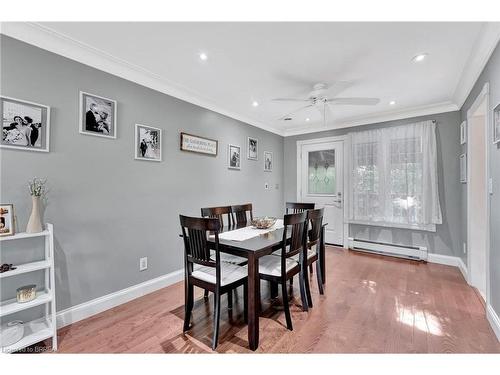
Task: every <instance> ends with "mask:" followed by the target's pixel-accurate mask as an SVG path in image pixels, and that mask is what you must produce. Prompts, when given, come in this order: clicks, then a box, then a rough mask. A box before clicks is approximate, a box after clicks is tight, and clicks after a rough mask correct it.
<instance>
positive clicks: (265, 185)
mask: <svg viewBox="0 0 500 375" xmlns="http://www.w3.org/2000/svg"><path fill="white" fill-rule="evenodd" d="M264 189H266V190H269V184H268V183H267V182H266V183H265V184H264Z"/></svg>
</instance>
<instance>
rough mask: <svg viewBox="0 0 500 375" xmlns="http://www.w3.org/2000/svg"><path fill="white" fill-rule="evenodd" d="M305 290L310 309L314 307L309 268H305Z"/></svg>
mask: <svg viewBox="0 0 500 375" xmlns="http://www.w3.org/2000/svg"><path fill="white" fill-rule="evenodd" d="M304 289H305V290H306V296H307V303H308V305H309V307H313V302H312V296H311V286H310V283H309V275H308V274H307V267H304Z"/></svg>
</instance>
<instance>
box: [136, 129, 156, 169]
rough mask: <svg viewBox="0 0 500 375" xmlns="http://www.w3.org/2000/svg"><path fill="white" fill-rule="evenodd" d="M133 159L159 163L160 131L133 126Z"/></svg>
mask: <svg viewBox="0 0 500 375" xmlns="http://www.w3.org/2000/svg"><path fill="white" fill-rule="evenodd" d="M135 158H136V159H137V160H149V161H161V129H158V128H153V127H152V126H146V125H141V124H135Z"/></svg>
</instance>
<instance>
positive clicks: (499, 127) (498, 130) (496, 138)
mask: <svg viewBox="0 0 500 375" xmlns="http://www.w3.org/2000/svg"><path fill="white" fill-rule="evenodd" d="M493 143H494V144H500V104H498V105H497V106H496V107H495V109H494V110H493Z"/></svg>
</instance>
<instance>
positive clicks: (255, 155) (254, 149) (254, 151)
mask: <svg viewBox="0 0 500 375" xmlns="http://www.w3.org/2000/svg"><path fill="white" fill-rule="evenodd" d="M247 159H248V160H259V140H258V139H256V138H251V137H248V139H247Z"/></svg>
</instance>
